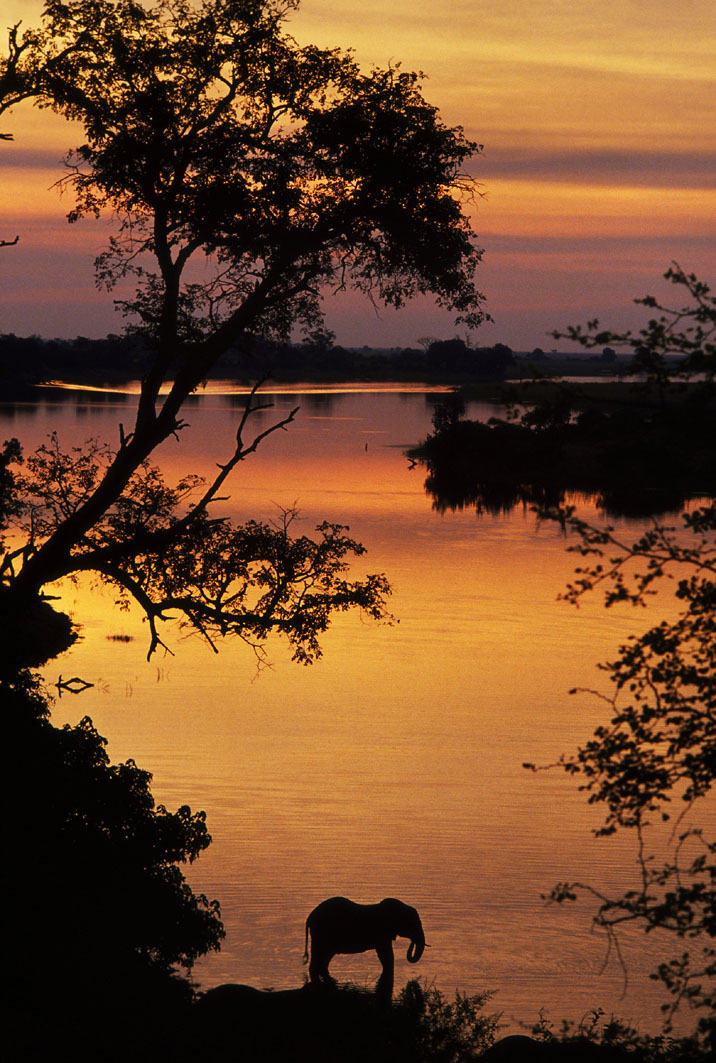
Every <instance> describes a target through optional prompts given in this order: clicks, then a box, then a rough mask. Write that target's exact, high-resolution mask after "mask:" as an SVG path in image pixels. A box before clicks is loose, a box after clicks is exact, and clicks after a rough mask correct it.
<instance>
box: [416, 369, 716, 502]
mask: <svg viewBox="0 0 716 1063" xmlns="http://www.w3.org/2000/svg"><path fill="white" fill-rule="evenodd" d="M635 399H636V401H635V402H633V403H629V402H628V401H626V402H625V403H624V405H616V406H611V407H610V408H603V407H602V406H601V405H600V404H599V403H597V402H594V401H592V400H591V399H589V398H581V397H580V395H579V392H578V391H577V390H576V389H575V388H573V387H572V388H570V387H568V386H563V387H559V388H555V389H553V390H552V392H551V394H550V396H549V398H546V399H544V400H542V401H541V402H538V403H537V404H536V405H534V406H533V407H532V408H530V409H529V410H527V412H525V413H523V414H522V415H521V416H520V417H519V420H516V421H514V420H513V421H510V420H504V419H497V418H493V419H491V420H490V421H489V422H481V421H470V420H465V419H463V418H462V417H460V416H458V417H456V416H455V415H454V407H451V406H448V407H447V409H443V410H441V409H438V410H437V411H436V414H435V417H434V421H433V424H434V431H433V433H432V434H431V435H430V436H428V438H427V439H426V440H425V442H424V443H422V444H421V445H420V446H418V447H415V448H413V449H412V450H411V451H409V454H410V456H411V457H412V458H414V459H418V460H420V461H422V462H424V463H425V465H426V466H427V470H428V477H427V479H426V482H425V488H426V491H428V493H429V494H431V495H432V497H433V499H434V505H435V507H436V508H437V509H440V510H445V509H462V508H465V507H468V506H475V507H476V509H477V510H478V512H486V513H499V512H502V511H508V510H510V509H511V508H512V507H513V506H515V505H517V504H533V505H537V506H543V505H556V504H558V503H559V502H560V501H562V500H563V499H564V498H565V496H566V495H567V494H568V493H574V494H589V495H593V496H596V498H597V499H598V502H599V505H600V506H601V507H602V508H603V509H604V510H605V511H606V512H607V513H611V514H615V515H616V514H622V515H630V516H638V515H643V514H649V513H662V512H667V511H673V510H675V509H678V508H680V507H681V506H682V505H683V504H684V503H685V501H686V500H687V499H688V498H690V497H699V496H703V495H709V494H711V493H713V492H715V491H716V428H715V427H714V425H715V417H716V398H715V397H714V394H712V391H711V388H710V386H709V385H708V384H704V385H703V386H699V387H698V388H692V389H690V390H689V391H688V392H685V393H680V392H677V393H675V394H674V396H673V399H671V400H670V401H669V402H662V401H661V400H660V399H659V398H657V397H655V396H652V399H651V401H649V400H648V398H647V399H646V401H645V395H644V393H643V391H641V390H640V391H639V392H638V393H637V394H636V395H635Z"/></svg>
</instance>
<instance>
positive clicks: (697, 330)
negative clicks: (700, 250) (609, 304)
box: [553, 262, 716, 387]
mask: <svg viewBox="0 0 716 1063" xmlns="http://www.w3.org/2000/svg"><path fill="white" fill-rule="evenodd" d="M664 279H665V280H667V281H668V282H669V283H670V284H674V285H676V286H677V287H678V288H685V289H686V292H685V295H686V298H687V300H688V301H687V302H685V303H684V304H683V305H681V306H667V305H666V304H665V303H663V302H662V301H661V300H660V299H657V298H656V297H655V296H653V295H646V296H644V297H643V298H641V299H635V300H634V302H635V303H637V305H640V306H645V307H647V308H648V309H649V310H653V311H656V312H657V313H656V314H655V316H654V317H651V318H650V319H649V321H648V322H647V324H646V325H645V326H644V327H643V328H641V329H640V330H639V331H638V332H633V331H632V330H628V331H626V332H621V333H620V332H612V331H610V330H608V329H607V330H605V329H601V328H600V327H599V321H598V320H597V319H594V320H593V321H590V322H589V323H588V325H587V327H586V329H583V328H582V326H579V325H577V326H571V327H570V328H568V329H567V332H566V333H561V332H554V333H553V335H554V337H555V338H556V339H565V338H567V339H570V340H576V342H577V343H580V344H581V345H582V346H583V347H587V348H594V347H603V346H604V345H605V344H608V345H611V346H616V347H626V348H627V349H630V350H631V351H632V355H633V357H632V361H631V365H630V367H629V372H632V373H640V374H642V373H643V374H645V375H646V377H647V378H648V379H649V380H652V381H654V382H655V383H656V384H657V385H658V386H659V387H665V386H667V385H668V384H669V382H670V381H671V380H672V379H678V378H683V377H688V376H691V375H693V374H694V373H698V374H703V376H704V377H705V379H706V380H707V381H713V378H714V374H715V373H716V296H715V295H713V294H712V292H711V288H710V287H709V285H708V284H706V282H705V281H702V280H700V279H699V278H698V277H697V276H696V275H695V274H694V273H687V272H686V270H684V269H683V268H682V267H681V266H680V265H679V264H678V262H674V263H673V264H672V266H671V267H670V268H669V269H668V270H667V271H666V273H665V274H664Z"/></svg>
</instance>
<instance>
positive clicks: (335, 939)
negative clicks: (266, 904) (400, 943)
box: [303, 897, 425, 996]
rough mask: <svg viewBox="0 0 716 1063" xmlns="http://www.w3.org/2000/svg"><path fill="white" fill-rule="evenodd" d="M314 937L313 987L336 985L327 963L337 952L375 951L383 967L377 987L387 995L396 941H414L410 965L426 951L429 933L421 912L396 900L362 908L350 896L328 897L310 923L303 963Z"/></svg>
mask: <svg viewBox="0 0 716 1063" xmlns="http://www.w3.org/2000/svg"><path fill="white" fill-rule="evenodd" d="M309 933H310V935H311V955H310V963H309V966H308V973H309V977H310V979H311V982H312V983H314V984H320V983H324V984H325V983H333V982H334V981H335V980H334V979H333V978H332V977H331V975H330V974H329V972H328V965H329V963H330V962H331V960H332V959H333V957H334V956H335V955H336V954H338V953H341V954H344V953H356V952H367V951H369V950H370V949H375V951H376V953H377V955H378V959H379V960H380V962H381V964H382V968H383V970H382V973H381V975H380V978H379V979H378V983H377V986H376V989H377V991H378V992H380V993H382V994H385V995H386V996H391V995H392V992H393V968H394V963H393V941H394V940H395V938H396V937H398V936H400V937H405V938H409V939H410V944H409V946H408V952H407V959H408V962H409V963H417V962H418V960H419V959H420V957H421V956H422V954H423V951H424V949H425V934H424V932H423V926H422V923H421V922H420V916H419V915H418V913H417V911H416V909H415V908H411V907H410V905H409V904H404V903H403V902H402V901H398V900H396V899H395V898H394V897H385V898H384V899H383V900H382V901H380V902H379V903H378V904H357V903H356V902H355V901H350V900H348V898H347V897H329V898H328V900H325V901H321V903H320V904H319V905H317V906H316V907H315V908H314V909H313V911H312V912H311V913H310V915H309V916H308V918H307V919H306V948H305V952H304V955H303V962H304V963H308V961H309V953H308V935H309Z"/></svg>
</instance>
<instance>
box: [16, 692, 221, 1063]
mask: <svg viewBox="0 0 716 1063" xmlns="http://www.w3.org/2000/svg"><path fill="white" fill-rule="evenodd" d="M0 707H1V708H2V719H3V739H4V741H5V742H6V748H7V749H8V751H12V753H11V755H12V765H13V780H14V783H13V792H14V793H15V794H17V787H18V784H19V786H20V787H21V790H20V792H21V795H22V799H21V800H15V801H13V810H12V812H11V813H10V814H9V815H8V816H7V817H6V832H5V845H6V849H7V852H8V853H11V854H12V859H13V866H14V868H15V872H14V875H13V882H12V888H11V890H10V891H8V894H7V899H8V904H9V905H10V906H11V907H12V908H13V909H14V915H13V918H11V919H9V920H8V921H7V929H6V933H5V935H4V950H5V957H6V961H7V962H8V965H9V966H10V968H11V969H12V978H11V979H8V984H7V987H6V1001H5V1003H6V1011H7V1022H6V1023H5V1025H4V1030H3V1037H2V1045H3V1052H4V1054H6V1055H7V1058H11V1059H18V1060H35V1059H38V1060H39V1059H47V1058H57V1059H75V1060H83V1061H84V1060H87V1061H88V1063H89V1060H92V1059H97V1058H98V1052H99V1056H100V1057H101V1058H102V1059H106V1060H112V1061H113V1060H117V1061H119V1060H122V1059H128V1058H132V1059H138V1060H144V1059H157V1058H160V1059H165V1058H166V1059H169V1058H175V1052H176V1047H177V1043H178V1042H179V1041H180V1039H181V1026H180V1024H181V1020H182V1015H183V1011H184V1009H185V1007H186V1006H187V1004H188V1002H189V1000H190V997H191V990H190V987H189V984H188V983H187V982H186V980H185V979H183V978H179V977H177V975H176V973H175V969H176V967H177V966H178V967H180V968H183V969H184V970H185V971H188V970H190V969H191V967H192V964H193V963H194V961H195V960H196V958H197V957H198V956H201V955H203V954H204V953H206V952H208V951H210V950H215V949H218V948H219V945H220V942H221V940H222V938H223V937H224V930H223V926H222V924H221V920H220V913H219V905H218V902H216V901H210V900H208V899H207V897H205V896H204V895H203V894H195V893H193V892H192V890H191V889H190V887H189V885H188V883H187V882H186V880H185V878H184V875H183V872H182V865H183V864H186V863H191V862H192V861H194V860H195V859H196V857H197V856H198V855H199V854H200V853H201V852H202V851H203V850H205V849H206V848H207V846H208V845H209V843H210V842H211V838H210V836H209V833H208V831H207V828H206V822H205V817H204V813H203V812H198V813H192V812H191V810H190V809H189V808H188V807H187V806H182V807H180V808H179V809H178V810H177V811H176V812H169V811H168V810H167V809H166V808H164V807H163V806H161V805H159V806H155V803H154V799H153V797H152V794H151V791H150V782H151V775H150V774H149V772H147V771H143V770H141V769H140V768H139V767H137V765H136V764H135V763H134V761H132V760H129V761H127V762H126V763H124V764H111V763H110V761H109V757H108V756H107V753H106V750H105V746H106V742H105V739H103V738H102V737H101V736H100V735H99V734H98V733H97V731H96V730H95V728H94V727H93V725H92V722H91V720H89V719H87V718H84V719H83V720H81V721H80V723H79V724H77V725H76V726H69V725H66V726H64V727H54V726H53V725H52V724H51V722H50V720H49V704H48V700H47V698H46V696H45V695H44V693H43V691H42V689H41V687H40V685H39V683H38V681H37V680H36V679H33V678H32V677H30V676H29V675H28V674H27V673H21V674H20V675H18V676H16V677H15V678H14V679H13V680H12V681H7V682H4V683H2V684H0ZM40 1011H41V1021H38V1015H39V1014H40ZM175 1039H176V1040H175ZM98 1045H101V1046H102V1047H101V1049H98ZM172 1046H174V1052H172Z"/></svg>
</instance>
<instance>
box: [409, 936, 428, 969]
mask: <svg viewBox="0 0 716 1063" xmlns="http://www.w3.org/2000/svg"><path fill="white" fill-rule="evenodd" d="M424 951H425V934H424V933H423V928H422V927H420V928H419V930H418V932H417V933H416V934H415V935H414V936H413V938H412V939H411V942H410V944H409V945H408V952H407V959H408V963H417V962H418V960H419V959H420V957H421V956H422V954H423V952H424Z"/></svg>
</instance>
